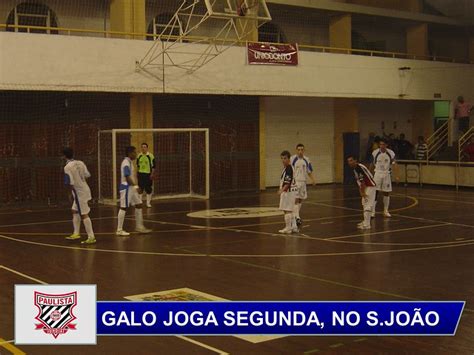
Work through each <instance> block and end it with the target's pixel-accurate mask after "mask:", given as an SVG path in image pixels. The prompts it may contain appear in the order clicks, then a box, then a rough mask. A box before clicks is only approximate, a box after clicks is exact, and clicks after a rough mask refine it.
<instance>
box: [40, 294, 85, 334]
mask: <svg viewBox="0 0 474 355" xmlns="http://www.w3.org/2000/svg"><path fill="white" fill-rule="evenodd" d="M76 305H77V292H71V293H65V294H58V295H54V294H46V293H40V292H35V306H36V307H38V310H39V313H38V315H37V316H36V318H35V319H36V320H38V321H39V322H40V323H38V324H36V329H37V330H43V331H44V332H45V333H46V334H51V335H52V336H53V337H54V338H57V337H58V336H59V335H60V334H65V333H67V331H68V330H70V329H73V330H75V329H76V324H71V322H72V321H73V320H75V319H76V317H75V316H74V314H73V313H72V310H73V308H74V307H75V306H76Z"/></svg>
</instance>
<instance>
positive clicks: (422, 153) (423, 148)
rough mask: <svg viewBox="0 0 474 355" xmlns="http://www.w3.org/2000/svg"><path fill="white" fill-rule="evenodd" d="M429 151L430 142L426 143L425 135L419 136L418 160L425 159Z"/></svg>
mask: <svg viewBox="0 0 474 355" xmlns="http://www.w3.org/2000/svg"><path fill="white" fill-rule="evenodd" d="M427 153H428V144H426V141H425V137H423V136H419V137H418V143H417V144H416V145H415V158H416V160H425V159H426V154H427Z"/></svg>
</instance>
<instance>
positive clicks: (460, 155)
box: [458, 127, 474, 162]
mask: <svg viewBox="0 0 474 355" xmlns="http://www.w3.org/2000/svg"><path fill="white" fill-rule="evenodd" d="M471 137H474V127H471V128H470V129H469V130H468V131H467V132H466V133H464V134H463V135H462V136H461V138H459V140H458V161H460V162H461V161H462V160H463V159H462V158H463V152H464V147H465V146H466V145H467V143H468V142H469V141H470V139H471Z"/></svg>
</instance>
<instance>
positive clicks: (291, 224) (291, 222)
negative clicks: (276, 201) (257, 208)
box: [278, 150, 298, 234]
mask: <svg viewBox="0 0 474 355" xmlns="http://www.w3.org/2000/svg"><path fill="white" fill-rule="evenodd" d="M280 158H281V162H282V163H283V171H282V172H281V176H280V189H279V190H278V194H279V195H280V207H279V209H280V210H281V211H283V213H284V214H285V228H283V229H281V230H280V231H279V232H280V233H283V234H291V233H293V232H296V233H297V232H298V227H297V226H296V223H295V219H294V217H293V210H294V207H295V192H296V190H297V187H296V182H295V178H294V172H293V166H292V165H291V162H290V152H289V151H287V150H285V151H283V152H282V153H281V154H280Z"/></svg>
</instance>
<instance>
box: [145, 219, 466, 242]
mask: <svg viewBox="0 0 474 355" xmlns="http://www.w3.org/2000/svg"><path fill="white" fill-rule="evenodd" d="M150 222H152V221H150ZM448 225H450V224H449V223H443V224H435V225H429V226H421V227H411V228H402V229H391V230H386V231H380V232H368V231H367V232H365V233H358V234H348V235H343V236H337V237H328V238H324V237H312V236H309V235H307V234H303V233H300V234H294V235H285V234H280V233H272V232H264V231H254V230H247V229H243V230H240V229H236V228H229V227H227V228H226V229H224V227H223V228H222V229H223V230H225V231H231V232H238V233H248V234H261V235H267V236H268V237H265V238H260V240H263V239H271V238H272V237H280V238H284V239H288V240H291V239H308V240H315V241H321V242H333V243H345V244H362V245H390V246H403V245H405V246H407V245H424V246H426V245H448V244H449V245H451V244H453V245H454V244H457V243H465V242H469V241H473V240H474V239H467V240H466V239H464V240H462V241H446V242H425V243H421V242H420V243H387V242H365V241H360V242H357V241H348V240H340V239H345V238H355V237H368V236H372V235H380V234H390V233H392V232H394V233H396V232H404V231H409V230H416V229H423V228H433V227H439V226H448ZM250 240H251V239H250V238H246V239H237V240H232V241H227V242H211V243H200V244H192V245H185V246H182V247H180V248H197V247H198V248H199V247H209V246H215V245H226V244H234V243H240V242H246V241H250Z"/></svg>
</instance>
